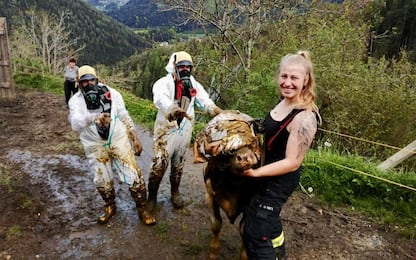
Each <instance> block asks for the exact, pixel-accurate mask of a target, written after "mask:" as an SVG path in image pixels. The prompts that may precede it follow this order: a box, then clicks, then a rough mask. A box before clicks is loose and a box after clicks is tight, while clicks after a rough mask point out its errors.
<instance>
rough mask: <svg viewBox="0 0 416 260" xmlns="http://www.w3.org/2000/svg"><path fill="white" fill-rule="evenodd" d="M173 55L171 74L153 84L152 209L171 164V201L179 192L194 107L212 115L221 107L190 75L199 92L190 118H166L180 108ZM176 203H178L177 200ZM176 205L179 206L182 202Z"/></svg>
mask: <svg viewBox="0 0 416 260" xmlns="http://www.w3.org/2000/svg"><path fill="white" fill-rule="evenodd" d="M172 57H173V55H172ZM172 57H171V59H170V61H169V63H168V65H167V66H166V70H167V71H168V74H167V75H166V76H164V77H162V78H160V79H159V80H157V81H156V82H155V83H154V85H153V103H154V104H155V106H156V107H157V109H158V113H157V116H156V121H155V124H154V129H153V141H154V147H153V152H154V158H153V165H152V169H151V172H150V174H149V182H148V191H149V196H148V202H149V203H148V205H149V210H151V208H152V206H153V205H154V204H155V203H156V197H157V192H158V189H159V184H160V182H161V180H162V178H163V175H164V174H165V171H166V169H167V167H168V165H169V163H170V164H171V173H170V184H171V193H172V201H174V200H175V198H174V197H175V195H177V194H179V191H178V188H179V184H180V179H181V175H182V173H183V166H184V157H185V153H186V151H187V149H188V148H189V145H190V142H191V137H192V131H193V123H194V119H195V110H194V106H195V105H197V106H198V107H199V108H200V109H201V110H203V111H205V112H207V113H208V114H211V115H212V114H213V113H214V110H216V109H217V110H218V107H217V106H216V105H215V104H214V102H213V101H212V100H211V99H210V98H209V95H208V93H207V92H206V91H205V89H204V87H203V86H202V85H201V83H199V82H198V81H196V80H195V78H194V77H193V76H190V80H191V82H192V86H193V88H194V89H195V90H196V94H195V95H194V96H192V97H191V99H190V101H189V106H188V108H187V110H186V113H187V114H188V116H189V117H190V118H191V120H189V119H188V118H183V119H182V121H181V122H180V124H179V125H178V123H177V121H176V120H173V121H168V120H167V118H166V117H167V116H168V115H169V114H170V113H171V112H172V110H173V109H174V107H178V104H177V103H176V101H175V88H176V87H175V80H174V76H173V75H174V67H173V60H172ZM177 197H178V196H177ZM173 203H174V206H175V202H173ZM176 204H178V205H177V206H179V205H180V204H182V202H179V203H176ZM175 207H176V206H175Z"/></svg>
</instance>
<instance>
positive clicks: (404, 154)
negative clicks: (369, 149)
mask: <svg viewBox="0 0 416 260" xmlns="http://www.w3.org/2000/svg"><path fill="white" fill-rule="evenodd" d="M415 153H416V140H415V141H413V142H412V143H410V144H408V145H407V146H406V147H405V148H403V149H402V150H400V151H398V152H397V153H395V154H393V155H392V156H390V157H389V158H388V159H387V160H385V161H384V162H382V163H381V164H380V165H379V166H378V168H379V169H380V170H383V171H386V170H390V169H392V168H394V167H396V166H397V165H398V164H399V163H401V162H403V161H404V160H406V159H407V158H409V157H410V156H412V155H414V154H415Z"/></svg>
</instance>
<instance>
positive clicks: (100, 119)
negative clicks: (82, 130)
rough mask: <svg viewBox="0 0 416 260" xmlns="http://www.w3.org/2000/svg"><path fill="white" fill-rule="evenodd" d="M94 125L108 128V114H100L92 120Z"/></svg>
mask: <svg viewBox="0 0 416 260" xmlns="http://www.w3.org/2000/svg"><path fill="white" fill-rule="evenodd" d="M94 123H95V124H96V125H97V126H99V127H109V126H110V123H111V115H110V113H101V114H99V115H98V116H97V117H95V119H94Z"/></svg>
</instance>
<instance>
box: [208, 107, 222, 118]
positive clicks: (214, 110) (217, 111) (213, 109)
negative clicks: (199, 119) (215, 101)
mask: <svg viewBox="0 0 416 260" xmlns="http://www.w3.org/2000/svg"><path fill="white" fill-rule="evenodd" d="M223 112H224V110H222V109H221V108H219V107H217V106H216V105H213V106H212V107H211V108H210V110H209V114H210V115H211V116H216V115H218V114H221V113H223Z"/></svg>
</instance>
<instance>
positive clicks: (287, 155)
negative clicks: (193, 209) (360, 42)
mask: <svg viewBox="0 0 416 260" xmlns="http://www.w3.org/2000/svg"><path fill="white" fill-rule="evenodd" d="M277 81H278V84H279V90H280V94H281V99H280V101H279V102H278V104H277V105H276V106H275V107H274V108H273V109H272V110H271V111H270V112H269V113H268V114H267V116H266V118H265V120H264V130H265V146H266V147H265V163H264V165H263V166H262V167H259V168H257V169H248V170H246V171H245V172H244V175H245V176H249V177H253V178H258V181H259V184H260V185H259V188H258V190H257V192H256V194H255V195H254V196H253V198H252V199H251V201H250V205H249V207H248V209H247V210H246V212H245V215H244V217H245V219H244V228H243V242H244V245H245V247H246V249H247V256H248V258H249V259H279V260H280V259H286V253H285V246H284V234H283V229H282V224H281V220H280V211H281V208H282V206H283V204H284V203H285V202H286V201H287V199H288V198H289V196H290V195H291V194H292V193H293V191H294V190H295V188H296V187H297V185H298V184H299V179H300V173H301V164H302V161H303V159H304V158H305V155H306V153H307V152H308V150H309V147H310V145H311V143H312V141H313V139H314V137H315V134H316V131H317V126H318V124H319V123H320V122H321V118H320V115H319V112H318V108H317V106H316V104H315V97H316V94H315V79H314V75H313V69H312V62H311V59H310V55H309V52H307V51H299V52H298V53H296V54H288V55H286V56H284V57H283V58H282V60H281V62H280V67H279V70H278V73H277Z"/></svg>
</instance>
